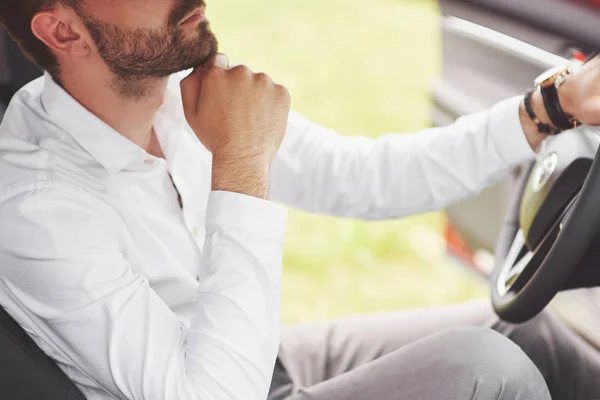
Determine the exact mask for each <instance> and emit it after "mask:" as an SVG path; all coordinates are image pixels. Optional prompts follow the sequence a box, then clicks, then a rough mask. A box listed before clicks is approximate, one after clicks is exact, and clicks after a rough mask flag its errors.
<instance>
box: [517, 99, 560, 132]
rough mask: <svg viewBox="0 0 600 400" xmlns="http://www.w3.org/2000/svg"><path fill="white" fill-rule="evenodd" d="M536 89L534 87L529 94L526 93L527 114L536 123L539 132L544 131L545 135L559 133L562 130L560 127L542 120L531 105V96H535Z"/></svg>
mask: <svg viewBox="0 0 600 400" xmlns="http://www.w3.org/2000/svg"><path fill="white" fill-rule="evenodd" d="M535 91H536V89H532V90H530V91H529V92H527V94H525V99H524V103H525V110H526V111H527V115H529V118H531V120H532V121H533V122H534V123H535V125H536V126H537V129H538V132H539V133H542V134H544V135H558V134H559V133H561V132H562V131H561V130H560V129H559V128H557V127H555V126H551V125H548V124H545V123H543V122H542V120H541V119H540V118H539V117H538V116H537V115H535V112H534V111H533V107H531V97H532V96H533V93H534V92H535Z"/></svg>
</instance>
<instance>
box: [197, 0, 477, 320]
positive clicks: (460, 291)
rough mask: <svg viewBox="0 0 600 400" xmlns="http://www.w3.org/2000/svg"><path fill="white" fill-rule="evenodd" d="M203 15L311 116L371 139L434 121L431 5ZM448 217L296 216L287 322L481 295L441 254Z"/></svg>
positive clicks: (405, 2)
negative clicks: (375, 219)
mask: <svg viewBox="0 0 600 400" xmlns="http://www.w3.org/2000/svg"><path fill="white" fill-rule="evenodd" d="M233 9H235V10H236V12H231V11H232V10H233ZM208 15H209V18H210V20H211V24H212V27H213V30H214V31H215V32H216V33H217V35H218V37H219V40H220V44H221V50H222V51H223V52H225V53H227V54H228V55H229V57H230V59H231V60H232V62H235V63H243V64H247V65H249V66H251V67H252V68H253V69H254V70H257V71H265V72H267V73H269V75H271V76H272V77H273V78H274V79H275V80H276V81H279V82H280V83H283V84H285V85H286V86H287V87H288V89H289V90H290V92H291V94H292V98H293V108H294V109H295V110H296V111H299V112H301V113H302V114H304V115H305V116H306V117H308V118H309V119H311V120H313V121H314V122H317V123H319V124H321V125H324V126H326V127H329V128H333V129H335V130H337V131H338V132H340V133H341V134H344V135H368V136H371V137H376V136H379V135H381V134H384V133H389V132H394V133H396V132H398V133H400V132H408V133H412V132H415V131H418V130H420V129H423V128H426V127H428V126H429V125H430V124H431V103H430V102H431V100H430V96H429V94H428V92H427V89H428V86H429V84H430V83H431V81H432V79H433V78H434V77H436V76H437V75H438V74H439V72H440V69H441V43H440V41H441V40H440V32H439V9H438V5H437V2H436V1H433V0H370V1H369V2H367V3H365V2H363V1H356V0H350V1H349V0H327V1H323V0H302V1H299V0H261V1H260V2H256V1H252V2H248V1H246V0H228V1H211V2H209V8H208ZM399 179H401V177H399ZM444 218H445V217H444V216H443V214H441V213H435V214H430V215H424V216H417V217H412V218H408V219H403V220H400V221H390V222H376V223H366V222H360V221H350V220H340V219H334V218H329V217H322V216H314V215H308V214H305V213H301V212H296V211H294V212H292V213H291V218H290V222H289V224H288V233H287V238H286V245H285V260H284V290H283V320H284V323H285V324H287V325H289V324H297V323H304V322H309V321H316V320H323V319H327V318H333V317H339V316H343V315H348V314H354V313H368V312H375V311H383V310H398V309H403V308H412V307H425V306H433V305H442V304H449V303H454V302H459V301H465V300H469V299H473V298H481V297H485V296H487V287H486V285H485V284H484V283H483V281H482V280H481V279H480V278H477V277H476V276H475V274H472V273H470V272H468V271H467V270H465V269H462V268H458V267H457V265H455V262H454V261H453V260H452V259H450V258H449V257H448V256H447V253H446V247H445V243H444V241H443V239H442V236H441V233H442V229H443V226H444Z"/></svg>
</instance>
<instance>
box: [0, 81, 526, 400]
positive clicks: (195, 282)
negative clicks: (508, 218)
mask: <svg viewBox="0 0 600 400" xmlns="http://www.w3.org/2000/svg"><path fill="white" fill-rule="evenodd" d="M179 79H180V77H177V76H174V77H173V79H172V80H171V82H170V84H169V89H168V93H167V96H166V99H165V103H164V105H163V107H162V108H161V109H160V111H159V113H158V115H157V117H156V120H155V125H154V126H155V130H156V133H157V136H158V138H159V142H160V144H161V147H162V149H163V152H164V154H165V158H166V159H158V158H155V157H153V156H151V155H149V154H148V153H146V152H145V151H144V150H142V149H140V148H139V147H137V146H136V145H134V144H133V143H132V142H130V141H128V140H127V139H125V138H124V137H123V136H121V135H120V134H118V133H117V132H115V131H114V130H113V129H111V128H110V127H108V126H107V125H106V124H104V123H103V122H102V121H100V120H99V119H98V118H97V117H95V116H94V115H93V114H91V113H90V112H88V111H87V110H86V109H85V108H84V107H82V106H81V105H80V104H78V103H77V102H76V101H75V100H74V99H73V98H72V97H70V96H69V95H68V94H67V93H66V92H65V91H64V90H63V89H62V88H61V87H59V86H58V85H57V84H56V83H54V82H53V81H52V79H51V78H50V77H49V76H48V75H46V76H45V77H43V78H40V79H38V80H36V81H34V82H32V83H31V84H29V85H27V86H26V87H25V88H24V89H22V90H21V91H20V92H19V93H18V94H17V95H16V97H15V98H14V100H13V101H12V103H11V104H10V106H9V108H8V110H7V113H6V116H5V119H4V121H3V123H2V125H1V126H0V304H1V305H2V306H4V307H5V308H6V309H7V311H8V312H9V313H10V314H11V315H12V316H13V317H14V318H15V319H16V320H17V321H18V322H19V323H20V324H21V325H22V326H23V327H24V329H25V330H26V331H27V332H28V333H29V334H30V335H31V336H32V337H33V339H34V340H35V342H36V343H37V344H38V345H39V346H40V347H41V348H42V349H43V350H44V351H45V352H46V353H47V354H49V355H50V356H51V357H52V358H53V359H54V360H56V362H57V363H58V365H59V366H60V367H61V368H62V369H63V370H64V371H65V373H66V374H67V375H68V376H69V377H70V378H71V379H72V380H73V381H74V382H75V383H76V385H77V386H78V387H79V388H80V389H81V390H82V392H83V393H84V395H85V396H86V397H87V398H88V399H91V400H100V399H103V400H104V399H132V400H133V399H135V400H142V399H143V400H159V399H160V400H174V399H177V400H188V399H189V400H192V399H194V400H200V399H201V400H226V399H232V400H264V399H265V398H266V396H267V391H268V388H269V383H270V379H271V374H272V370H273V365H274V361H275V358H276V354H277V348H278V343H279V311H280V307H279V303H280V287H281V260H282V241H283V238H284V231H285V223H286V211H285V209H284V208H282V206H279V205H277V204H275V203H271V202H268V201H263V200H260V199H256V198H253V197H248V196H244V195H240V194H234V193H228V192H211V190H210V188H211V182H210V180H211V171H210V170H211V155H210V154H209V152H208V151H207V150H206V149H204V148H203V147H202V146H201V144H200V142H199V141H198V140H197V139H196V137H195V135H194V134H193V132H192V131H191V129H190V128H189V127H188V126H187V124H186V123H185V120H184V118H183V110H182V107H181V99H180V95H179V90H178V80H179ZM519 100H520V99H511V100H507V101H505V102H503V103H500V104H498V105H497V106H495V107H494V108H493V109H491V110H490V111H488V112H483V113H480V114H477V115H473V116H469V117H465V118H462V119H461V120H460V121H458V122H457V123H456V124H454V125H452V126H450V127H447V128H440V129H431V130H427V131H425V132H422V133H419V134H416V135H389V136H384V137H382V138H380V139H377V140H371V139H366V138H344V137H341V136H339V135H337V134H336V133H334V132H331V131H329V130H326V129H324V128H321V127H319V126H317V125H314V124H311V123H310V122H308V121H307V120H305V119H304V118H302V117H301V116H299V115H297V114H295V113H292V114H291V115H290V120H289V127H288V132H287V134H286V138H285V140H284V142H283V145H282V148H281V150H280V152H279V154H278V157H277V159H276V160H275V162H274V164H273V167H272V193H271V194H272V198H273V200H274V201H277V202H281V203H285V204H287V205H290V206H293V207H298V208H301V209H304V210H309V211H313V212H318V213H325V214H332V215H338V216H344V217H354V218H362V219H387V218H397V217H401V216H405V215H409V214H414V213H419V212H424V211H429V210H434V209H439V208H442V207H444V206H446V205H448V204H450V203H452V202H455V201H457V200H460V199H462V198H465V197H467V196H469V195H472V194H475V193H477V192H479V191H480V190H481V189H482V188H484V187H485V186H486V185H489V184H491V183H493V182H494V181H496V180H497V179H498V178H500V177H501V176H502V174H503V173H504V172H505V171H507V170H509V169H510V168H511V167H513V166H514V165H516V164H519V163H521V162H523V161H525V160H527V159H530V158H532V157H533V154H534V153H533V151H532V150H531V148H530V147H529V145H528V143H527V141H526V139H525V136H524V134H523V130H522V127H521V125H520V123H519V112H518V103H519ZM171 177H172V179H173V182H174V184H175V186H176V187H177V189H178V191H179V193H180V194H181V198H182V201H183V209H181V207H180V205H179V201H178V194H177V191H176V189H175V187H174V186H173V182H172V181H171Z"/></svg>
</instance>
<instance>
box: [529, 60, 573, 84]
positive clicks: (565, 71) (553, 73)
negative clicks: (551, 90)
mask: <svg viewBox="0 0 600 400" xmlns="http://www.w3.org/2000/svg"><path fill="white" fill-rule="evenodd" d="M571 73H572V69H571V67H570V66H568V65H565V66H558V67H554V68H551V69H549V70H548V71H546V72H544V73H542V74H541V75H540V76H538V77H537V78H536V79H535V81H534V85H535V86H536V87H541V88H542V89H544V88H547V87H550V86H552V85H554V84H555V83H556V80H557V79H558V78H560V77H565V76H566V75H570V74H571Z"/></svg>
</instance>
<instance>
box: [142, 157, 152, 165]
mask: <svg viewBox="0 0 600 400" xmlns="http://www.w3.org/2000/svg"><path fill="white" fill-rule="evenodd" d="M144 162H145V163H146V164H148V165H152V164H154V160H152V159H150V158H147V159H145V160H144Z"/></svg>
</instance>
